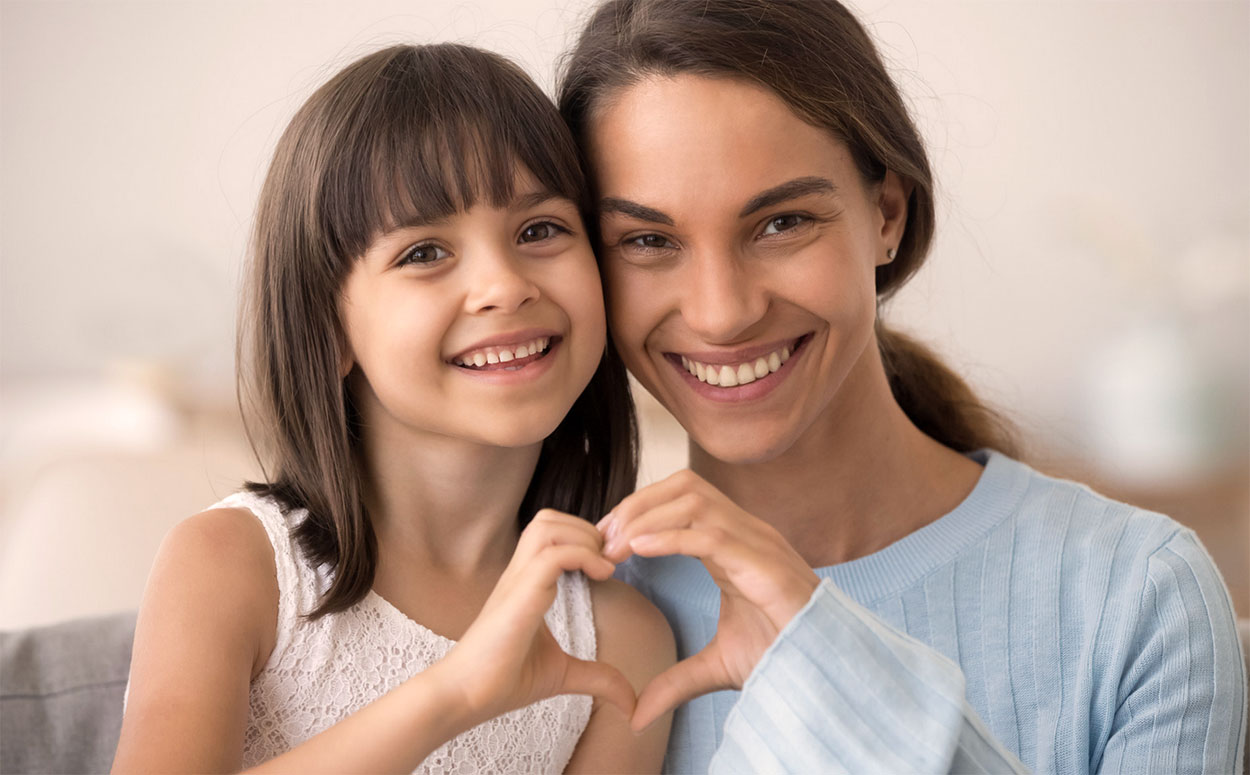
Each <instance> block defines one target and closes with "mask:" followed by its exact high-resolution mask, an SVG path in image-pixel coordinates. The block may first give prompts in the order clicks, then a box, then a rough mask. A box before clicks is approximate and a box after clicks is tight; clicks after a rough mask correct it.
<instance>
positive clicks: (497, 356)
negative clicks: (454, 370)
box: [454, 336, 551, 368]
mask: <svg viewBox="0 0 1250 775" xmlns="http://www.w3.org/2000/svg"><path fill="white" fill-rule="evenodd" d="M550 344H551V338H550V337H546V336H544V337H540V338H538V339H535V340H533V341H532V342H526V343H524V344H516V345H512V346H510V347H486V348H483V349H481V350H474V351H473V352H471V353H465V354H464V355H461V356H458V357H457V358H456V359H455V361H454V363H455V364H456V365H457V366H476V367H478V368H481V367H482V366H485V365H486V364H488V363H508V362H510V361H514V360H517V359H518V358H528V357H529V356H531V355H537V354H538V353H541V352H546V351H547V346H548V345H550Z"/></svg>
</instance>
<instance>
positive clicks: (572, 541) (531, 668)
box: [435, 509, 635, 723]
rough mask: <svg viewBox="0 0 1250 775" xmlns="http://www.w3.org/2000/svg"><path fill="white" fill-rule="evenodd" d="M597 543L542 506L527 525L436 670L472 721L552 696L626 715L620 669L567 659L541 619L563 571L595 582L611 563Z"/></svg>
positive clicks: (589, 532)
mask: <svg viewBox="0 0 1250 775" xmlns="http://www.w3.org/2000/svg"><path fill="white" fill-rule="evenodd" d="M602 548H603V539H602V537H601V535H600V533H599V532H598V531H597V530H596V529H595V528H594V526H593V525H591V524H590V523H588V522H586V521H585V520H583V519H579V518H577V517H573V516H570V515H568V514H563V513H560V512H558V511H554V510H551V509H544V510H542V511H540V512H538V514H537V515H536V516H535V517H534V519H533V521H532V522H530V524H529V525H528V526H526V528H525V530H524V532H522V533H521V538H520V540H519V541H518V542H517V548H516V552H515V553H514V554H513V555H512V560H511V562H509V563H508V567H507V568H505V569H504V572H503V575H501V576H500V577H499V581H498V583H496V584H495V589H494V591H492V592H491V595H490V597H489V598H487V600H486V604H485V605H483V606H482V610H481V612H480V613H479V614H478V616H477V618H476V619H474V621H473V624H472V625H470V626H469V629H468V630H467V631H466V632H465V634H464V636H463V637H462V638H461V639H460V640H459V642H457V644H456V645H455V647H454V648H452V650H451V651H450V652H448V654H447V656H446V657H445V658H444V659H443V660H442V661H441V662H440V663H439V664H438V665H436V666H435V667H436V668H438V669H439V670H440V672H442V673H443V674H444V675H445V676H446V677H447V679H448V680H449V681H450V682H452V683H453V685H454V687H455V688H456V689H457V690H458V691H459V692H460V693H462V695H463V696H464V698H465V700H466V702H467V706H468V710H469V716H470V718H472V719H476V722H477V723H480V722H481V721H485V720H487V719H490V718H494V717H495V716H498V715H500V714H502V713H506V712H508V711H510V710H515V709H516V708H521V707H524V706H526V705H529V704H530V703H533V702H537V701H539V700H542V699H546V698H547V697H551V696H554V695H557V694H590V695H594V696H596V697H602V698H603V699H605V700H606V701H608V702H610V703H612V704H613V705H615V706H617V707H618V708H620V710H621V712H622V713H624V714H625V715H626V716H629V715H630V714H631V713H632V712H633V709H634V701H635V695H634V689H633V687H632V686H631V685H630V684H629V681H627V680H626V678H625V676H624V675H622V674H621V672H620V671H619V670H617V669H616V668H615V667H612V666H610V665H606V664H603V663H600V662H588V661H585V660H581V659H576V658H574V657H571V656H569V655H568V654H567V653H565V652H564V650H563V649H562V648H560V644H559V643H557V642H556V639H555V638H554V637H553V636H552V634H551V631H550V630H548V629H547V625H546V623H545V622H544V621H543V616H544V615H545V614H546V613H547V609H549V608H551V604H552V602H553V601H554V600H555V597H556V585H557V582H558V581H559V579H560V576H561V575H562V574H563V573H565V572H566V571H582V572H583V573H585V574H586V575H587V576H589V577H590V578H592V579H596V580H598V581H602V580H604V579H607V578H609V577H611V575H612V571H613V570H615V566H614V565H613V564H612V563H611V562H609V561H608V560H606V559H604V557H603V555H602Z"/></svg>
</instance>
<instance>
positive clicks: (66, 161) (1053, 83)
mask: <svg viewBox="0 0 1250 775" xmlns="http://www.w3.org/2000/svg"><path fill="white" fill-rule="evenodd" d="M857 7H858V8H859V9H860V10H861V13H862V15H863V17H864V18H865V20H866V21H867V23H868V25H869V27H870V28H871V30H872V32H873V34H874V35H875V36H876V37H877V38H878V39H879V40H880V41H881V44H882V47H883V51H884V53H885V54H886V56H887V59H888V60H889V62H890V63H891V66H892V67H893V68H894V69H895V72H896V74H897V76H898V78H899V79H900V81H901V83H902V84H903V86H904V88H905V90H906V91H907V93H908V95H909V98H910V101H911V104H912V105H913V108H914V110H915V112H916V114H917V118H918V119H919V121H920V123H921V125H922V127H923V130H924V132H925V134H926V136H927V138H928V140H929V142H930V146H931V150H932V156H933V161H934V164H935V167H936V170H937V173H938V178H939V182H940V185H941V213H940V226H939V240H938V243H937V246H936V248H935V250H934V253H933V257H932V260H931V261H930V264H929V266H928V268H926V269H925V270H924V271H923V272H922V273H921V275H920V276H918V277H917V279H916V281H915V282H914V283H913V284H912V286H911V287H909V288H908V289H907V290H906V291H904V292H903V293H902V294H900V296H899V297H898V299H897V300H896V301H895V302H894V303H893V305H892V306H891V308H890V309H889V311H888V315H889V317H890V319H892V320H894V321H897V322H898V323H899V324H901V325H903V326H905V327H906V328H908V329H910V330H912V331H914V332H916V333H919V334H920V335H922V336H923V337H925V338H927V339H928V340H930V341H932V342H933V343H934V344H935V345H936V346H937V347H938V348H939V349H940V350H941V351H942V352H943V353H945V354H946V355H947V356H948V357H949V358H950V360H951V361H952V362H953V363H955V364H956V365H957V366H958V367H959V368H960V369H961V370H962V371H963V372H964V373H965V374H967V375H968V376H969V377H970V378H971V379H972V381H973V382H974V383H975V384H976V385H977V386H978V387H980V388H981V389H982V390H983V391H985V392H986V393H987V395H989V396H990V397H991V398H992V399H994V400H995V401H997V402H998V403H1000V404H1001V405H1003V406H1004V407H1006V408H1008V409H1009V411H1010V413H1011V414H1012V416H1013V417H1015V418H1016V419H1017V420H1018V421H1019V422H1020V423H1021V425H1022V426H1023V427H1024V428H1025V429H1026V431H1027V432H1028V435H1029V439H1028V441H1029V446H1030V449H1031V450H1032V451H1033V453H1034V456H1035V459H1038V460H1042V461H1046V462H1048V463H1053V464H1054V465H1056V466H1059V467H1062V468H1065V469H1068V470H1080V471H1088V472H1089V474H1090V475H1091V476H1094V477H1096V478H1098V479H1099V480H1100V481H1108V482H1116V483H1122V484H1123V486H1124V487H1129V488H1131V487H1135V486H1140V485H1141V484H1142V483H1158V482H1162V483H1164V484H1167V485H1168V486H1174V487H1179V488H1184V487H1194V486H1196V484H1195V483H1197V484H1201V483H1202V482H1203V481H1205V480H1206V478H1208V477H1213V476H1217V475H1223V474H1221V473H1220V472H1221V471H1222V470H1223V469H1226V468H1228V467H1230V466H1231V467H1236V466H1239V465H1240V466H1242V470H1243V471H1244V466H1245V464H1246V460H1247V454H1248V453H1247V445H1248V444H1250V431H1248V429H1247V424H1248V422H1250V421H1248V420H1247V401H1248V400H1250V398H1248V396H1250V313H1248V311H1247V309H1248V307H1247V305H1248V301H1247V300H1248V297H1250V5H1248V4H1246V3H1245V2H1170V3H1169V2H1151V3H1147V2H1131V1H1128V0H1126V1H1124V2H1105V3H1092V2H1091V3H1078V2H954V1H943V2H931V1H930V2H885V1H884V0H876V1H874V2H863V3H859V4H858V5H857ZM585 8H586V4H585V3H582V2H575V1H573V0H497V1H496V2H487V1H486V0H458V1H457V2H420V1H419V0H408V1H407V2H382V1H380V0H363V1H361V2H350V3H348V2H248V3H245V2H207V1H203V0H183V1H180V2H117V1H113V0H96V1H93V2H85V1H82V0H65V1H63V2H19V1H17V0H3V2H2V3H0V394H2V396H3V399H2V403H0V488H2V489H0V509H2V510H3V511H2V513H0V542H3V543H0V627H2V626H15V625H17V624H23V623H30V622H33V621H46V620H51V619H55V618H59V617H61V616H64V615H72V614H78V613H88V612H91V611H95V610H107V609H108V608H110V607H124V606H127V605H133V604H135V603H136V602H137V595H138V589H139V588H140V587H141V584H142V578H143V575H144V573H145V570H146V567H147V564H148V562H149V561H150V558H151V551H152V550H153V548H154V547H155V541H156V540H157V539H158V538H159V535H160V533H161V532H162V531H163V530H164V529H165V527H166V526H167V525H168V524H169V523H170V522H171V521H172V520H174V519H176V518H178V517H180V516H182V515H183V514H185V513H187V512H189V511H191V510H194V509H195V508H197V507H199V506H203V505H206V504H205V502H204V501H205V499H206V498H210V497H212V496H213V494H214V493H217V492H220V491H222V490H223V489H224V490H228V489H229V488H230V487H231V486H232V484H231V483H232V482H234V481H235V479H236V478H237V477H238V476H239V475H240V474H241V472H242V471H243V470H245V469H246V468H247V466H248V463H247V460H246V449H245V447H244V446H243V445H242V444H241V442H240V441H239V436H238V434H237V432H236V429H235V428H234V427H233V426H231V425H228V424H223V422H218V421H215V420H212V418H218V417H220V416H222V415H221V412H223V411H225V412H227V413H228V411H229V409H228V405H229V401H230V399H231V395H232V393H231V391H232V362H231V357H232V344H233V342H232V334H231V329H232V325H233V315H234V302H235V298H234V297H235V292H236V285H237V278H238V276H239V272H240V263H241V259H242V256H243V253H244V242H245V238H246V233H247V229H248V226H249V222H250V217H251V212H252V208H253V205H254V199H255V195H256V192H257V189H258V187H259V184H260V180H261V178H262V175H263V170H264V166H265V164H266V162H267V157H268V154H269V152H270V150H271V148H272V145H273V142H274V141H275V139H276V137H277V135H278V133H279V132H280V131H281V129H282V127H283V125H284V122H285V121H286V119H287V118H288V117H289V116H290V114H291V113H292V112H293V110H294V109H295V108H296V107H297V106H298V104H299V103H300V102H301V101H302V100H303V99H304V98H305V97H306V96H307V95H308V93H309V92H310V91H311V89H312V88H314V87H315V86H316V85H317V84H319V83H320V82H321V81H323V80H324V79H325V78H326V77H327V76H328V75H329V74H330V73H332V72H333V71H334V70H335V69H336V68H337V67H339V66H341V65H342V64H345V63H346V62H347V61H349V60H350V59H352V58H353V57H355V56H357V55H359V54H361V53H363V52H365V51H368V50H371V49H374V48H376V47H379V46H381V45H384V44H386V43H390V42H396V41H434V40H458V41H463V42H469V43H474V44H477V45H482V46H485V47H488V48H493V49H496V50H499V51H502V52H504V53H506V54H508V55H510V56H512V57H514V58H515V59H517V60H518V61H520V62H521V63H522V64H523V65H524V66H525V67H527V69H529V70H530V71H531V72H532V73H533V74H534V75H535V76H536V77H537V78H538V79H539V81H540V82H541V83H544V84H546V85H549V84H550V83H551V81H552V75H551V73H552V67H551V63H552V61H553V60H554V58H555V56H556V55H557V54H558V53H559V52H560V51H561V50H562V49H563V48H564V47H565V45H566V41H567V40H568V36H569V35H570V34H571V31H572V30H573V29H575V28H576V26H577V22H578V19H579V18H580V17H581V15H582V14H583V13H584V10H585ZM223 406H225V407H226V408H225V409H224V410H223V409H222V407H223ZM657 417H658V415H657ZM205 418H210V419H209V421H206V420H205ZM649 422H650V423H652V424H650V425H649V426H648V427H650V428H653V429H657V430H654V432H653V433H652V435H651V436H650V439H649V442H650V446H649V447H648V450H647V455H648V457H647V463H646V472H647V474H648V475H649V476H658V475H661V474H663V473H665V472H667V471H668V470H671V469H672V468H673V467H674V466H676V465H680V460H681V448H680V440H679V436H678V434H675V433H674V432H673V430H672V428H671V426H664V425H663V424H662V422H663V419H662V417H660V418H659V419H656V420H649ZM171 461H173V462H171ZM179 461H180V462H179ZM175 463H176V465H175ZM1236 481H1239V482H1240V481H1244V476H1242V478H1241V479H1238V480H1236ZM149 483H150V485H151V486H150V487H149V486H148V484H149ZM1237 497H1240V496H1237ZM1238 502H1239V501H1238ZM1229 519H1231V520H1242V521H1243V522H1244V521H1245V520H1246V519H1247V516H1246V510H1245V509H1244V508H1243V509H1242V510H1240V511H1238V510H1237V509H1233V510H1232V512H1231V513H1230V516H1229ZM119 525H124V528H122V527H119ZM1238 535H1240V533H1239V534H1238ZM66 547H69V548H68V549H67V548H66ZM102 548H103V549H106V551H101V549H102ZM93 558H94V559H93ZM67 569H68V570H67ZM88 586H90V587H91V594H87V592H85V591H84V590H85V589H86V588H87V587H88Z"/></svg>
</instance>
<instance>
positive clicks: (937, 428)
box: [559, 0, 1015, 453]
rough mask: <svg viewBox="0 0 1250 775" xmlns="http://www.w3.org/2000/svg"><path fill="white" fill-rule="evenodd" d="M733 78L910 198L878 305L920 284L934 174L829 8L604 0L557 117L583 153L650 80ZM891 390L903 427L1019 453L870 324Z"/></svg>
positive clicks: (977, 405)
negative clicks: (895, 179) (610, 103)
mask: <svg viewBox="0 0 1250 775" xmlns="http://www.w3.org/2000/svg"><path fill="white" fill-rule="evenodd" d="M679 73H690V74H694V75H702V76H708V77H713V78H725V77H729V78H739V79H742V80H745V81H748V82H751V83H754V84H758V85H760V86H763V87H764V88H766V89H768V90H770V91H771V92H773V93H774V94H776V95H777V96H778V97H780V98H781V99H782V100H783V101H784V102H785V103H786V104H787V105H789V106H790V108H791V109H792V110H793V111H794V112H795V113H796V114H797V115H798V116H799V117H801V118H802V119H803V120H804V121H807V122H808V123H810V124H812V125H813V126H817V127H821V128H823V129H825V130H827V131H829V132H830V133H831V134H832V135H833V136H834V137H835V138H837V139H838V140H840V141H842V142H843V143H845V144H846V146H847V148H848V149H849V150H850V153H851V156H852V158H853V159H854V160H855V164H856V167H857V168H858V170H859V173H860V175H861V176H862V177H863V179H864V180H865V181H866V182H869V183H878V182H880V181H881V180H882V179H884V177H885V173H886V171H887V170H892V171H894V172H895V173H896V174H897V175H899V177H901V178H902V179H903V180H904V182H905V183H906V184H908V185H909V186H910V187H911V196H910V200H909V201H908V209H907V226H906V230H905V232H904V234H903V239H902V242H901V243H900V244H899V246H898V253H897V255H896V257H895V258H894V260H893V261H891V262H890V263H888V264H885V265H883V266H880V267H878V268H877V274H876V284H877V298H878V302H883V301H885V300H887V299H889V298H890V296H892V295H893V294H894V293H895V292H896V291H897V290H898V289H899V288H900V287H902V286H903V285H904V284H905V283H906V282H907V281H908V280H909V279H910V278H911V276H912V275H914V274H915V273H916V270H918V269H919V268H920V266H921V264H922V263H923V262H924V259H925V257H926V255H927V254H928V251H929V246H930V243H931V242H932V240H933V231H934V221H935V217H934V195H933V175H932V173H931V171H930V169H929V160H928V156H927V154H926V153H925V148H924V144H923V143H922V142H921V139H920V135H919V133H918V132H917V131H916V127H915V125H914V124H913V122H912V120H911V117H910V116H909V115H908V112H907V108H906V107H905V106H904V104H903V100H902V98H901V96H900V95H899V92H898V89H897V87H896V86H895V85H894V82H893V81H892V80H891V79H890V76H889V74H888V73H887V72H886V69H885V66H884V65H883V64H882V62H881V59H880V57H879V56H878V54H877V51H876V48H875V47H874V46H873V43H872V40H871V39H870V38H869V37H868V34H867V33H866V32H865V31H864V28H863V27H862V26H861V25H860V23H859V22H858V21H857V20H856V19H855V17H854V16H853V15H852V14H851V12H850V11H849V10H847V9H846V8H845V7H844V6H843V5H842V4H840V3H838V2H836V0H609V2H605V3H604V4H603V5H601V6H600V7H599V8H598V9H597V10H596V11H595V13H594V14H593V15H592V16H591V18H590V20H589V22H588V23H587V24H586V26H585V28H584V29H583V30H582V34H581V37H580V38H579V39H578V41H577V44H576V46H575V47H574V48H573V50H572V51H571V52H570V53H569V54H568V55H567V57H566V58H565V61H564V63H563V67H562V75H561V79H560V88H559V104H560V112H561V113H562V114H563V115H564V118H565V120H566V121H567V122H568V123H569V126H570V127H571V128H572V129H573V133H574V135H575V136H576V137H577V138H578V140H579V141H580V143H581V145H582V146H583V148H584V147H586V140H587V133H588V132H589V131H590V124H591V122H592V120H593V119H594V117H595V111H596V110H598V109H599V108H601V106H602V105H603V104H604V102H605V100H610V99H611V95H612V93H613V92H615V91H618V90H620V89H623V88H626V87H628V86H630V85H632V84H634V83H637V82H638V81H639V80H641V79H642V78H645V77H647V76H654V75H660V76H665V75H676V74H679ZM876 328H877V342H878V346H879V348H880V350H881V356H882V361H883V363H884V365H885V370H886V375H887V377H888V378H889V381H890V389H891V390H892V392H893V393H894V397H895V400H897V401H898V403H899V405H900V406H901V407H902V409H903V411H904V412H906V414H907V416H908V417H909V418H910V419H911V421H912V422H913V423H914V424H915V425H916V426H917V427H919V428H920V430H922V431H924V432H925V433H926V434H928V435H929V436H931V437H932V438H934V439H937V440H938V441H940V442H941V443H943V444H945V445H946V446H948V447H951V448H953V449H956V450H959V451H960V452H967V451H970V450H973V449H979V448H982V447H989V448H993V449H998V450H1000V451H1003V452H1007V453H1014V452H1015V444H1014V442H1013V439H1012V434H1011V431H1010V429H1009V426H1008V425H1007V423H1006V422H1005V421H1003V420H1002V419H1001V418H999V417H998V415H997V414H996V413H995V412H993V411H992V410H991V409H990V408H989V407H987V406H985V405H984V404H982V403H981V402H980V401H979V400H978V399H977V398H976V396H975V394H974V393H973V392H972V390H971V389H970V388H969V387H968V386H967V385H966V384H965V383H964V382H963V380H961V379H960V378H959V376H958V375H956V374H955V373H954V372H953V371H951V370H950V369H949V368H948V367H947V366H946V365H944V364H943V363H942V362H941V361H940V360H939V359H938V358H937V357H936V356H934V355H933V354H932V353H931V352H930V351H929V350H928V349H927V348H926V347H925V346H924V345H922V344H920V343H919V342H917V341H916V340H914V339H912V338H911V337H908V336H906V335H904V334H901V333H899V332H896V331H892V330H889V329H888V328H886V327H885V325H884V324H882V323H881V322H880V321H878V323H877V327H876Z"/></svg>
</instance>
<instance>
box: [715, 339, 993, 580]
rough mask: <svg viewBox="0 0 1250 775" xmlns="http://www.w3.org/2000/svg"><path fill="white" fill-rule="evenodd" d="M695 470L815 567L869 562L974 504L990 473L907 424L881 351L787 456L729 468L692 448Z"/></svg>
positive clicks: (867, 358)
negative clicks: (969, 500)
mask: <svg viewBox="0 0 1250 775" xmlns="http://www.w3.org/2000/svg"><path fill="white" fill-rule="evenodd" d="M690 465H691V468H692V469H693V470H694V471H695V472H696V473H698V474H700V475H701V476H703V477H704V478H705V479H707V480H708V481H710V482H711V483H712V484H713V485H715V486H716V487H717V488H719V489H720V490H721V491H722V492H724V493H725V494H726V495H728V496H729V497H730V498H732V499H733V500H734V502H735V503H737V504H738V505H739V506H741V507H742V508H743V509H745V510H746V511H747V512H749V513H751V514H754V515H755V516H757V517H759V518H761V519H763V520H765V521H766V522H768V523H769V524H771V525H773V526H774V527H775V528H777V529H778V530H779V531H781V534H782V535H783V536H784V537H785V538H786V539H787V540H788V541H789V542H790V544H791V545H792V546H794V547H795V548H796V549H798V551H799V553H800V554H801V555H803V558H804V559H805V560H807V562H808V564H809V565H811V566H812V567H822V566H826V565H834V564H837V563H841V562H846V561H848V560H853V559H855V558H857V557H863V556H865V555H868V554H871V553H873V552H875V551H878V550H880V549H883V548H884V547H886V546H888V545H890V544H892V543H894V542H895V541H897V540H899V539H900V538H902V537H904V536H906V535H908V534H909V533H912V532H914V531H916V530H918V529H919V528H921V527H923V526H925V525H927V524H929V523H930V522H932V521H934V520H936V519H938V518H939V517H941V516H942V515H944V514H946V513H947V512H949V511H951V510H952V509H954V508H955V506H957V505H958V504H959V503H960V502H961V501H962V500H963V499H964V498H965V497H967V495H968V494H969V493H970V492H971V491H972V488H973V487H974V486H975V485H976V482H977V479H978V478H979V476H980V474H981V467H980V466H979V465H977V463H975V462H974V461H972V460H970V459H968V458H966V457H964V456H963V455H960V454H959V453H957V452H955V451H953V450H951V449H949V448H947V447H944V446H942V445H941V444H939V443H937V442H936V441H934V440H933V439H931V438H929V437H928V436H926V435H924V434H923V433H922V432H921V431H920V430H919V429H917V428H916V427H915V426H914V425H913V424H912V423H911V421H910V420H908V418H907V416H906V415H905V414H904V413H903V410H902V409H901V408H900V407H899V406H898V404H897V403H896V402H895V400H894V397H893V395H892V394H891V393H890V388H889V384H888V382H887V380H886V376H885V371H884V369H883V367H882V365H881V360H880V357H879V355H878V353H877V348H876V346H875V344H870V345H869V347H868V348H867V350H866V352H865V354H864V356H863V357H861V358H860V360H859V362H858V363H857V364H856V366H855V367H854V368H853V369H852V372H851V374H849V375H848V376H847V379H846V381H845V383H844V384H843V385H842V387H841V388H840V389H839V391H838V396H837V400H836V401H835V402H833V403H831V404H830V406H829V407H827V409H826V410H825V412H824V413H823V414H822V415H821V416H820V417H819V418H818V419H817V421H816V422H814V423H813V424H812V426H811V427H810V428H808V430H807V431H806V432H805V433H804V434H803V436H801V437H800V438H799V439H798V441H796V442H795V443H794V444H793V445H792V446H791V447H790V448H789V449H787V450H786V451H785V452H783V453H782V454H780V455H778V456H777V457H775V458H772V459H770V460H767V461H763V462H758V463H738V464H732V463H725V462H723V461H720V460H717V459H716V458H713V457H712V456H710V455H708V454H707V453H706V452H704V451H703V450H702V449H700V448H699V447H698V446H697V445H696V444H695V443H694V442H693V441H692V442H691V445H690Z"/></svg>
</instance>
